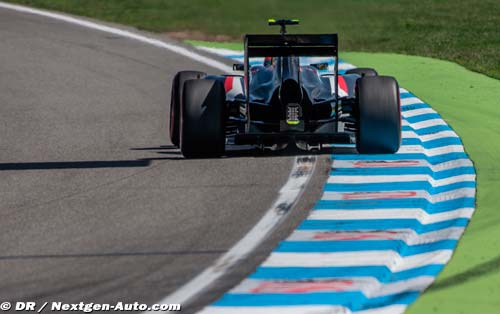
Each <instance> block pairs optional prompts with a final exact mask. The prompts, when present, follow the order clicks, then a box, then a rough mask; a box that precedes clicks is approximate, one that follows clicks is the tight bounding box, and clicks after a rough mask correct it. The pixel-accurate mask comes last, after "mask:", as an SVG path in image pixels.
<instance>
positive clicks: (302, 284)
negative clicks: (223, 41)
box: [200, 48, 476, 314]
mask: <svg viewBox="0 0 500 314" xmlns="http://www.w3.org/2000/svg"><path fill="white" fill-rule="evenodd" d="M203 49H205V50H209V51H211V52H215V53H218V54H221V55H223V56H226V57H231V58H233V59H235V60H241V59H242V54H241V52H235V51H229V50H218V49H213V48H209V49H207V48H203ZM352 67H353V66H352V65H350V64H348V63H345V62H340V69H341V70H342V71H343V70H345V69H349V68H352ZM400 96H401V110H402V122H403V123H402V125H403V126H402V130H403V133H402V134H403V140H402V146H401V149H400V150H399V151H398V153H396V154H394V155H357V154H339V155H334V156H332V159H333V162H332V171H331V174H330V177H329V178H328V180H327V183H326V185H325V189H324V193H323V196H322V198H321V199H320V200H319V201H318V202H317V204H316V205H315V207H314V208H313V210H312V211H311V213H310V214H309V216H308V218H307V219H306V220H304V221H303V222H302V223H301V224H300V225H299V226H298V227H297V229H296V230H295V231H294V232H293V233H292V234H291V235H290V236H289V237H288V238H287V239H286V240H284V241H282V242H281V243H280V244H279V245H278V246H277V248H276V249H275V250H274V251H273V252H272V253H271V255H270V256H269V257H268V258H267V259H266V260H265V261H264V262H263V263H262V264H261V265H260V266H259V267H258V268H257V270H256V271H255V272H254V273H253V274H251V275H250V276H249V277H248V278H246V279H245V280H243V281H242V282H241V283H240V284H239V285H237V286H236V287H234V288H233V289H232V290H230V291H229V292H227V293H226V294H224V295H223V296H222V297H221V298H220V299H219V300H218V301H216V302H215V303H213V304H212V305H210V306H207V307H205V308H204V309H203V310H202V311H201V312H200V313H202V314H225V313H240V314H245V313H252V314H255V313H257V314H260V313H292V314H295V313H300V314H304V313H306V314H307V313H310V314H327V313H328V314H332V313H366V314H369V313H373V314H375V313H377V314H378V313H384V314H392V313H395V314H396V313H403V312H404V311H405V309H406V308H407V307H408V305H409V304H411V303H412V302H414V301H415V300H416V298H417V297H418V296H419V295H420V294H421V293H422V292H423V291H424V290H425V289H426V288H427V287H428V286H429V285H431V284H432V282H433V281H434V279H435V278H436V276H437V275H438V274H439V272H440V271H441V270H442V269H443V267H444V265H445V264H446V263H447V262H448V261H449V260H450V258H451V256H452V254H453V250H454V249H455V247H456V245H457V243H458V240H459V238H460V236H461V235H462V234H463V232H464V229H465V227H466V226H467V224H468V222H469V220H470V218H471V217H472V214H473V213H474V205H475V192H476V175H475V170H474V167H473V164H472V162H471V161H470V159H469V158H468V156H467V154H466V153H465V151H464V148H463V145H462V142H461V140H460V138H459V137H458V135H457V134H456V133H455V132H454V131H453V130H452V129H451V128H450V127H449V126H448V124H447V123H446V122H445V121H444V120H443V119H442V118H441V117H440V116H439V114H438V113H437V112H436V111H434V110H433V109H432V108H431V107H430V106H429V105H428V104H426V103H424V102H423V101H421V100H420V99H418V98H417V97H416V96H415V95H413V94H411V93H410V92H409V91H407V90H405V89H401V91H400Z"/></svg>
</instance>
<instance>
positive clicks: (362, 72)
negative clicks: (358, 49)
mask: <svg viewBox="0 0 500 314" xmlns="http://www.w3.org/2000/svg"><path fill="white" fill-rule="evenodd" d="M345 74H357V75H359V76H378V73H377V71H375V69H372V68H355V69H349V70H347V71H345Z"/></svg>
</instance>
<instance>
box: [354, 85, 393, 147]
mask: <svg viewBox="0 0 500 314" xmlns="http://www.w3.org/2000/svg"><path fill="white" fill-rule="evenodd" d="M356 102H357V110H356V111H357V116H358V119H357V120H358V123H357V124H358V127H357V133H356V148H357V150H358V152H359V153H360V154H392V153H395V152H396V151H398V149H399V147H400V145H401V108H400V101H399V86H398V83H397V81H396V80H395V79H394V78H393V77H390V76H365V77H362V78H360V79H358V81H357V86H356Z"/></svg>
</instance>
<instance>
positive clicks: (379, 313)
mask: <svg viewBox="0 0 500 314" xmlns="http://www.w3.org/2000/svg"><path fill="white" fill-rule="evenodd" d="M405 309H406V305H399V304H398V305H390V306H385V307H382V308H376V309H370V310H366V311H360V312H351V310H349V309H348V308H346V307H343V306H339V305H313V304H311V305H294V306H265V307H259V306H212V307H206V308H204V309H203V310H202V311H201V312H199V314H235V313H236V314H284V313H286V314H402V313H403V312H404V311H405Z"/></svg>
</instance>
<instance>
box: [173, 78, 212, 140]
mask: <svg viewBox="0 0 500 314" xmlns="http://www.w3.org/2000/svg"><path fill="white" fill-rule="evenodd" d="M206 75H207V74H206V73H203V72H198V71H181V72H178V73H177V74H176V75H175V76H174V80H173V81H172V90H171V96H170V126H169V129H170V130H169V131H170V141H171V142H172V144H174V145H175V146H177V147H178V146H179V138H180V135H179V130H180V120H179V119H180V108H181V106H182V104H181V100H182V88H183V86H184V82H185V81H187V80H192V79H200V78H203V77H204V76H206Z"/></svg>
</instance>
